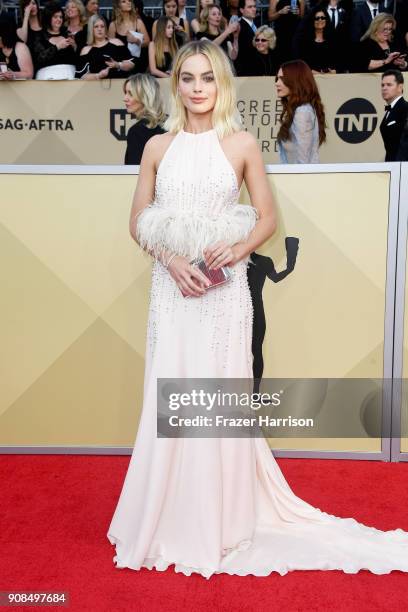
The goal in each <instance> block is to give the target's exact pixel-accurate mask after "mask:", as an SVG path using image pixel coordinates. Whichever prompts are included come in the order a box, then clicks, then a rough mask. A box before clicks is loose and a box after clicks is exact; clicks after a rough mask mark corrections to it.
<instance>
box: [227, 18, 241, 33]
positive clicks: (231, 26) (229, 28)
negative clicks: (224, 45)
mask: <svg viewBox="0 0 408 612" xmlns="http://www.w3.org/2000/svg"><path fill="white" fill-rule="evenodd" d="M238 28H240V25H239V22H238V21H233V22H232V23H229V24H228V25H227V27H226V28H225V30H226V31H227V32H228V34H234V33H235V32H236V31H237V30H238Z"/></svg>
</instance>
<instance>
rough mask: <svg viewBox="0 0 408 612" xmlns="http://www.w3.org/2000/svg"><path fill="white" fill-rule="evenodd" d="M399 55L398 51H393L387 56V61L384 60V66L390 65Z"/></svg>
mask: <svg viewBox="0 0 408 612" xmlns="http://www.w3.org/2000/svg"><path fill="white" fill-rule="evenodd" d="M400 55H401V54H400V52H399V51H393V52H392V53H390V54H389V56H388V57H387V59H386V60H385V63H386V64H392V62H393V61H394V60H395V59H397V57H399V56H400Z"/></svg>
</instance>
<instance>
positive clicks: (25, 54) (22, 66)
mask: <svg viewBox="0 0 408 612" xmlns="http://www.w3.org/2000/svg"><path fill="white" fill-rule="evenodd" d="M0 64H2V69H1V70H0V80H2V81H9V80H12V79H32V78H33V72H34V70H33V62H32V60H31V55H30V51H29V49H28V47H27V45H25V44H24V43H22V42H20V41H19V40H18V39H17V34H16V30H15V26H14V25H13V23H12V22H11V21H1V22H0Z"/></svg>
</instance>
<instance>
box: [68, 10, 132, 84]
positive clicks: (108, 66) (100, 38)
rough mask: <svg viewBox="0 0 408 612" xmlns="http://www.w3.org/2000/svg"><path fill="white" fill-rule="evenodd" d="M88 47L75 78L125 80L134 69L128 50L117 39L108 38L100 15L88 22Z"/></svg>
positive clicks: (105, 26)
mask: <svg viewBox="0 0 408 612" xmlns="http://www.w3.org/2000/svg"><path fill="white" fill-rule="evenodd" d="M87 43H88V44H87V45H86V46H85V47H84V48H83V49H82V51H81V54H80V56H79V59H78V62H77V67H76V72H75V76H76V78H78V79H84V80H85V81H98V80H99V79H107V78H110V79H117V78H123V77H124V76H125V75H127V74H128V73H129V72H131V71H132V70H133V69H134V66H135V65H134V63H133V60H132V56H131V54H130V51H129V50H128V48H127V47H126V46H125V45H124V44H123V42H122V41H121V40H118V39H117V38H108V28H107V25H106V21H105V19H104V18H103V17H101V16H100V15H93V17H91V18H90V19H89V20H88V39H87Z"/></svg>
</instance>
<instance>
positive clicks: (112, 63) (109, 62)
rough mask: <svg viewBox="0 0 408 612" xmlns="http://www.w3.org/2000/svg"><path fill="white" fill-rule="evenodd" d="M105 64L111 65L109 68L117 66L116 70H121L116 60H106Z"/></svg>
mask: <svg viewBox="0 0 408 612" xmlns="http://www.w3.org/2000/svg"><path fill="white" fill-rule="evenodd" d="M105 64H106V65H107V66H108V67H109V68H115V69H116V70H119V62H117V61H116V60H114V59H113V60H105Z"/></svg>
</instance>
